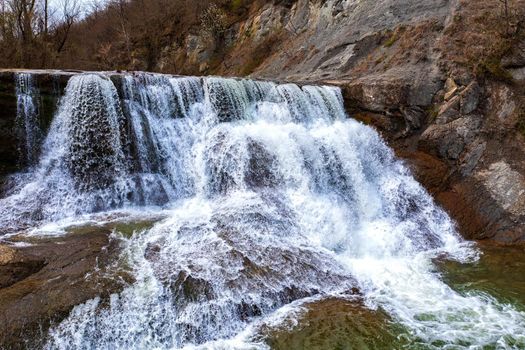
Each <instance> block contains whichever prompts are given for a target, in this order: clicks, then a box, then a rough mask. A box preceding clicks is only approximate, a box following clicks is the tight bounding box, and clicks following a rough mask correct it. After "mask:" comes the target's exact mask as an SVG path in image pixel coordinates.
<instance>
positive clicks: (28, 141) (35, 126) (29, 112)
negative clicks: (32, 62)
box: [15, 73, 42, 166]
mask: <svg viewBox="0 0 525 350" xmlns="http://www.w3.org/2000/svg"><path fill="white" fill-rule="evenodd" d="M15 83H16V91H15V92H16V98H17V103H16V107H17V113H16V121H15V123H16V128H17V130H16V132H17V136H18V139H19V140H20V145H19V150H20V151H19V152H20V163H21V164H24V165H30V166H31V165H35V164H36V162H37V161H38V150H39V146H40V141H41V138H42V131H41V130H40V126H39V124H40V120H39V114H40V93H39V91H38V88H37V87H36V85H35V82H34V80H33V76H32V75H31V74H29V73H17V74H16V75H15Z"/></svg>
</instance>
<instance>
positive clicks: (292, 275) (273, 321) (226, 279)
mask: <svg viewBox="0 0 525 350" xmlns="http://www.w3.org/2000/svg"><path fill="white" fill-rule="evenodd" d="M121 83H122V88H121V91H120V96H119V95H118V94H117V90H116V88H115V87H114V85H113V82H112V81H111V80H109V79H108V78H106V77H104V76H98V75H80V76H76V77H73V78H71V80H70V82H69V84H68V88H67V90H66V95H65V96H64V98H63V99H62V104H61V107H60V109H59V111H58V113H57V115H56V117H55V120H54V121H53V125H52V128H51V130H50V132H49V135H48V136H47V140H46V142H45V147H44V152H43V155H42V157H41V159H40V163H39V166H37V167H36V170H35V174H34V178H33V180H29V181H28V180H22V178H21V179H20V184H19V185H18V192H16V191H15V193H13V194H12V195H11V196H9V197H7V198H4V199H1V200H0V204H2V207H1V213H2V218H1V219H0V220H4V221H5V223H6V224H5V225H6V226H8V227H13V230H16V229H17V227H24V226H37V227H40V230H41V231H40V232H45V231H46V230H45V229H43V228H46V227H47V228H48V230H49V228H50V227H51V228H52V227H53V223H55V222H56V221H57V220H60V222H68V220H73V221H74V220H75V218H78V215H83V217H84V219H83V220H86V219H85V218H86V215H87V218H89V217H93V216H92V215H95V214H93V213H98V214H96V215H99V217H100V215H102V214H103V213H104V212H107V211H111V210H121V211H124V212H132V211H133V210H135V211H136V210H137V208H139V210H140V208H148V213H149V214H148V215H152V214H151V212H155V211H156V210H157V211H159V212H162V215H161V217H162V218H163V219H159V220H160V221H159V222H157V223H156V224H155V225H154V226H153V227H152V228H151V229H147V230H144V231H142V232H138V233H136V234H135V235H134V236H133V237H131V238H124V237H122V238H121V239H122V240H123V242H124V244H125V248H124V250H123V253H122V255H121V257H120V261H121V263H122V265H123V266H130V269H131V271H130V272H131V273H132V275H133V276H134V278H135V282H134V283H132V284H130V285H129V286H127V287H126V288H125V289H124V291H123V292H121V293H120V294H118V295H113V296H112V297H111V298H110V300H100V299H95V300H91V301H89V302H87V303H85V304H83V305H79V306H77V307H76V308H75V309H74V310H73V311H72V312H71V314H70V315H69V317H68V318H66V319H65V320H64V321H63V322H61V323H60V324H59V325H57V326H56V327H54V328H53V329H52V330H51V331H50V334H49V339H48V342H47V345H46V347H47V348H48V349H181V348H184V349H233V348H235V349H253V348H267V347H268V346H267V345H266V344H265V343H264V339H263V338H261V334H260V330H261V327H263V326H264V327H270V328H271V327H281V326H282V324H283V323H287V322H291V321H290V320H292V322H293V319H294V318H295V317H294V315H295V314H296V313H300V312H301V310H302V306H301V305H302V304H303V303H305V302H307V301H309V300H313V299H315V300H319V299H322V298H325V297H329V296H333V295H337V296H340V297H342V298H351V297H352V295H353V293H355V288H356V287H357V288H358V290H360V292H361V293H362V294H363V298H364V300H365V303H366V305H367V306H368V307H370V308H377V307H380V308H382V309H384V310H385V311H387V313H388V314H389V315H390V316H391V317H392V319H393V320H394V321H396V322H398V323H400V324H402V325H404V326H405V327H406V328H407V329H408V330H409V331H410V332H411V335H410V336H411V338H412V339H413V341H414V342H417V343H418V344H419V346H421V347H422V348H428V349H441V348H448V349H482V348H483V347H484V346H489V347H492V348H501V349H513V348H524V347H525V338H524V335H523V333H524V332H523V330H524V329H525V314H524V313H522V312H519V311H517V310H516V309H514V308H513V307H511V306H508V305H502V304H500V303H498V302H497V301H496V300H494V299H493V298H491V297H490V296H488V295H481V294H477V295H476V294H471V295H463V294H459V293H458V292H456V291H454V290H452V289H451V288H450V287H449V286H447V285H446V284H445V283H444V282H443V281H442V280H441V279H440V276H439V275H438V274H437V273H436V272H435V269H434V266H433V265H432V263H431V259H432V258H434V257H437V256H442V255H446V256H448V258H449V259H455V260H460V261H467V260H473V259H476V251H475V249H474V248H472V247H471V246H469V245H468V244H466V243H465V242H463V241H462V240H461V238H460V237H459V235H458V234H457V232H456V230H455V228H454V225H453V223H452V222H451V220H450V219H449V218H448V216H447V215H446V214H445V213H444V212H443V211H442V210H441V209H440V208H438V207H437V206H436V205H435V204H434V203H433V201H432V199H431V197H430V196H429V195H428V194H427V193H426V192H425V191H424V190H423V189H422V187H421V186H420V185H419V184H418V183H417V182H416V181H415V180H414V179H413V177H412V176H411V175H410V173H409V172H408V171H407V169H406V168H405V167H404V166H403V165H402V164H401V163H400V162H398V161H397V160H396V159H395V158H394V156H393V153H392V151H391V150H390V149H389V148H388V147H387V146H386V145H385V144H384V143H383V141H382V140H381V138H380V137H379V136H378V134H377V133H376V132H375V131H373V130H372V129H370V128H368V127H366V126H364V125H362V124H360V123H358V122H356V121H354V120H351V119H347V118H346V116H345V112H344V109H343V103H342V97H341V94H340V91H339V90H338V89H336V88H333V87H316V86H304V87H299V86H297V85H293V84H285V85H276V84H274V83H269V82H255V81H249V80H233V79H221V78H202V79H200V78H173V77H168V76H162V75H138V76H124V77H123V78H122V81H121ZM24 179H25V178H24ZM50 189H53V190H52V191H51V190H50ZM101 213H102V214H101ZM94 217H95V220H97V219H96V216H94ZM72 218H73V219H72ZM88 220H89V219H88ZM4 221H3V222H4ZM50 225H51V226H50ZM38 232H39V231H38V230H36V231H35V234H38Z"/></svg>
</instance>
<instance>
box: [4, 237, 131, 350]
mask: <svg viewBox="0 0 525 350" xmlns="http://www.w3.org/2000/svg"><path fill="white" fill-rule="evenodd" d="M118 246H119V244H118V241H117V240H115V239H111V238H110V231H109V230H98V231H96V230H95V229H94V230H93V231H92V232H89V233H84V234H69V235H66V236H59V237H50V238H34V239H32V240H31V241H30V242H29V244H28V242H27V241H25V242H24V243H21V242H18V243H14V242H2V243H0V349H23V348H38V347H41V346H42V344H41V343H42V342H43V341H44V339H45V333H46V332H47V329H48V328H49V326H51V325H52V324H54V323H56V322H59V321H60V320H62V319H63V318H65V317H66V316H67V315H68V314H69V312H70V311H71V309H72V308H73V307H74V306H75V305H78V304H81V303H83V302H85V301H87V300H89V299H92V298H94V297H96V296H102V297H104V296H108V295H109V294H111V293H113V292H118V291H119V290H120V289H121V288H122V285H123V284H122V283H120V282H117V279H115V278H113V277H110V274H108V273H107V272H108V271H106V267H108V266H109V265H111V263H112V262H114V261H115V259H114V258H115V257H116V256H118V251H119V248H118ZM111 276H115V275H114V274H113V273H112V274H111Z"/></svg>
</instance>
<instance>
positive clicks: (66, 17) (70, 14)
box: [55, 0, 81, 54]
mask: <svg viewBox="0 0 525 350" xmlns="http://www.w3.org/2000/svg"><path fill="white" fill-rule="evenodd" d="M80 15H81V6H80V2H79V0H62V2H61V16H62V20H61V21H60V22H59V24H58V26H57V28H56V29H55V42H56V47H55V49H56V52H57V54H60V53H61V52H62V50H63V49H64V46H65V44H66V42H67V39H68V36H69V32H70V30H71V26H72V25H73V24H74V23H75V21H76V20H77V19H78V18H79V17H80Z"/></svg>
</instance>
